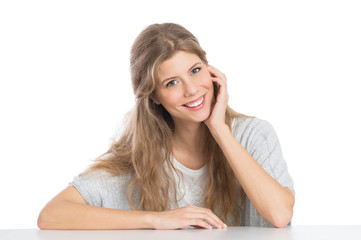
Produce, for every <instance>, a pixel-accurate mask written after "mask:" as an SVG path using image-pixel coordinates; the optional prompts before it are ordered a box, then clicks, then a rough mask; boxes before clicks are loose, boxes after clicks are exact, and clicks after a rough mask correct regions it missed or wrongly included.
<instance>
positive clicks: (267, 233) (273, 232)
mask: <svg viewBox="0 0 361 240" xmlns="http://www.w3.org/2000/svg"><path fill="white" fill-rule="evenodd" d="M7 239H11V240H20V239H21V240H50V239H51V240H58V239H59V240H60V239H62V240H63V239H66V240H73V239H74V240H82V239H84V240H93V239H100V240H108V239H116V240H120V239H130V240H131V239H146V240H155V239H157V240H158V239H166V240H178V239H181V240H193V239H196V240H201V239H206V240H213V239H220V240H228V239H242V240H250V239H257V240H263V239H268V240H288V239H292V240H294V239H296V240H298V239H302V240H313V239H317V240H322V239H325V240H326V239H327V240H336V239H337V240H340V239H341V240H356V239H357V240H360V239H361V226H292V227H288V228H283V229H277V228H256V227H228V228H227V229H224V230H217V229H212V230H206V229H181V230H111V231H109V230H94V231H85V230H39V229H13V230H0V240H7Z"/></svg>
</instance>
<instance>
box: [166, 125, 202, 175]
mask: <svg viewBox="0 0 361 240" xmlns="http://www.w3.org/2000/svg"><path fill="white" fill-rule="evenodd" d="M206 131H208V129H207V126H206V125H205V124H204V123H200V124H187V125H182V126H181V127H180V126H176V127H175V129H174V134H173V154H174V156H175V158H176V159H177V161H179V162H180V163H182V164H183V165H185V166H186V167H189V168H192V169H198V168H200V167H202V166H203V165H204V164H205V163H206V161H207V159H205V156H204V151H203V149H204V144H205V136H206Z"/></svg>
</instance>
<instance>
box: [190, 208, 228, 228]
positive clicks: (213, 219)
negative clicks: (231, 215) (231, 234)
mask: <svg viewBox="0 0 361 240" xmlns="http://www.w3.org/2000/svg"><path fill="white" fill-rule="evenodd" d="M192 217H193V218H195V219H202V220H204V221H206V222H207V223H209V224H212V225H213V226H214V227H216V228H219V229H222V228H223V227H224V225H223V222H222V221H221V220H220V219H218V217H217V216H216V215H214V214H209V213H208V212H203V213H195V214H194V215H193V216H192Z"/></svg>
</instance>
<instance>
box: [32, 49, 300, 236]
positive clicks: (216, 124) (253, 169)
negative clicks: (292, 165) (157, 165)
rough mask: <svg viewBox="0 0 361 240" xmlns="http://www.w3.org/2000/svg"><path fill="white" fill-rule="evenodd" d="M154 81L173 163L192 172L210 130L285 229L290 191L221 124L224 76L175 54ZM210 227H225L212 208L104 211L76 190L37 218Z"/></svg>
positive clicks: (82, 224) (102, 225)
mask: <svg viewBox="0 0 361 240" xmlns="http://www.w3.org/2000/svg"><path fill="white" fill-rule="evenodd" d="M158 79H159V81H158V85H157V87H156V97H155V98H154V99H153V101H154V102H155V103H157V104H162V105H163V106H164V107H165V108H166V109H167V111H168V112H169V113H170V115H171V116H172V118H173V120H174V124H175V131H174V135H173V141H174V149H173V154H174V156H175V158H176V159H177V161H179V162H180V163H182V164H183V165H185V166H186V167H189V168H191V169H199V168H201V167H202V166H204V165H205V164H206V163H207V160H206V159H204V157H203V154H202V147H203V146H201V145H200V143H202V142H204V141H203V136H204V133H205V131H206V130H207V128H208V129H209V130H210V132H211V133H212V135H213V137H214V138H215V139H216V141H217V143H218V144H219V146H220V147H221V149H222V151H223V152H224V154H225V156H226V158H227V161H228V162H229V163H230V166H231V167H232V169H233V171H234V172H235V175H236V177H237V179H238V181H239V182H240V184H241V186H242V187H243V189H244V191H245V192H246V194H247V196H248V198H249V199H250V201H251V202H252V204H253V205H254V206H255V208H256V209H257V211H258V212H259V213H260V215H261V216H262V217H263V218H264V219H266V220H267V221H268V222H270V223H271V224H273V225H274V226H276V227H285V226H286V225H287V224H288V223H289V221H290V220H291V218H292V214H293V205H294V196H293V193H292V191H291V190H290V189H288V188H285V187H282V186H281V185H280V184H279V183H278V182H277V181H276V180H274V179H273V178H272V177H271V176H270V175H269V174H268V173H267V172H266V171H265V170H264V169H263V168H262V167H261V166H260V165H259V164H258V163H257V162H256V161H255V160H254V159H253V158H252V156H251V155H250V154H248V152H247V151H246V150H245V149H244V148H243V147H242V146H241V145H240V144H239V143H238V142H237V140H236V139H235V138H234V137H233V135H232V133H231V131H230V130H229V128H228V127H227V125H226V124H225V111H226V107H227V103H228V92H227V80H226V76H225V75H224V74H223V73H222V72H220V71H219V70H218V69H216V68H214V67H212V66H209V65H206V64H204V63H203V62H202V61H201V60H200V59H199V57H198V56H197V55H195V54H190V53H186V52H177V53H176V54H175V55H174V56H173V57H172V58H170V59H169V60H167V61H165V62H163V63H162V64H161V65H160V67H159V69H158ZM213 82H215V83H217V84H218V85H219V92H218V95H217V97H216V99H213ZM201 96H204V97H205V98H204V103H203V105H202V107H201V108H200V109H197V110H196V111H195V110H194V109H193V110H191V109H189V108H187V107H186V106H184V104H186V103H190V102H192V101H194V100H196V99H200V97H201ZM201 99H202V98H201ZM188 105H189V104H188ZM210 224H212V225H213V226H215V227H216V228H219V229H221V228H226V225H225V224H224V223H223V222H222V221H221V220H220V219H219V218H218V217H217V216H216V215H215V214H214V213H213V212H212V211H211V210H210V209H206V208H201V207H196V206H192V205H189V206H186V207H183V208H178V209H174V210H170V211H164V212H150V211H133V210H132V211H129V210H118V209H107V208H102V207H95V206H90V205H87V204H86V202H85V200H84V199H83V197H82V196H81V195H80V193H79V192H78V191H77V190H76V189H75V188H74V187H67V188H66V189H65V190H63V191H62V192H61V193H59V194H58V195H57V196H55V197H54V198H53V199H52V200H51V201H50V202H49V203H48V204H47V205H46V206H45V207H44V209H43V210H42V211H41V213H40V215H39V218H38V226H39V228H41V229H139V228H153V229H178V228H184V227H187V226H196V227H201V228H206V229H210V228H211V225H210Z"/></svg>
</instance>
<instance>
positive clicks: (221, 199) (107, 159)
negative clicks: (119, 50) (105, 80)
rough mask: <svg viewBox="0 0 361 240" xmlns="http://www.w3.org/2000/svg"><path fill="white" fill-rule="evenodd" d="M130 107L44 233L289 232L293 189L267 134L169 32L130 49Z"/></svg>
mask: <svg viewBox="0 0 361 240" xmlns="http://www.w3.org/2000/svg"><path fill="white" fill-rule="evenodd" d="M130 64H131V77H132V83H133V90H134V93H135V96H136V105H135V107H134V109H133V111H132V112H131V115H130V118H129V119H128V122H127V124H126V128H125V130H124V132H123V133H122V135H121V137H120V139H119V140H118V141H116V142H115V143H113V144H112V145H111V147H110V149H109V150H108V151H107V152H106V153H105V154H103V155H102V156H100V157H99V158H98V159H97V160H96V162H95V164H94V165H92V166H91V167H90V168H89V169H87V171H85V172H84V173H83V174H81V175H80V176H78V177H75V178H74V181H73V182H72V183H71V184H70V186H69V187H67V188H66V189H65V190H63V191H62V192H61V193H60V194H58V195H57V196H56V197H55V198H54V199H52V200H51V201H50V202H49V203H48V204H47V205H46V206H45V207H44V209H43V210H42V211H41V213H40V215H39V219H38V226H39V227H40V228H41V229H136V228H154V229H177V228H184V227H188V226H195V227H202V228H208V229H209V228H212V226H213V227H216V228H225V227H226V226H227V225H226V224H228V225H246V226H272V225H273V226H275V227H285V226H286V225H287V224H289V223H290V221H291V218H292V214H293V205H294V190H293V181H292V178H291V177H290V176H289V174H288V171H287V165H286V163H285V161H284V159H283V157H282V153H281V148H280V145H279V142H278V139H277V136H276V133H275V132H274V130H273V128H272V126H271V125H270V124H269V123H268V122H266V121H263V120H260V119H257V118H254V117H248V116H246V115H242V114H238V113H236V112H234V111H233V110H231V109H230V108H229V107H228V105H227V102H228V92H227V81H226V77H225V75H224V74H223V73H221V72H220V71H219V70H218V69H216V68H215V67H212V66H210V65H208V62H207V59H206V54H205V52H204V51H203V50H202V48H201V47H200V45H199V43H198V41H197V39H196V38H195V37H194V36H193V35H192V34H191V33H190V32H189V31H188V30H186V29H185V28H183V27H181V26H179V25H176V24H171V23H165V24H154V25H151V26H149V27H147V28H146V29H145V30H143V32H142V33H141V34H140V35H139V36H138V38H137V39H136V40H135V42H134V45H133V47H132V50H131V60H130Z"/></svg>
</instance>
